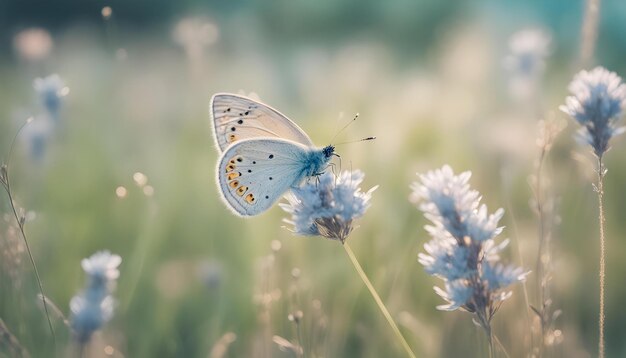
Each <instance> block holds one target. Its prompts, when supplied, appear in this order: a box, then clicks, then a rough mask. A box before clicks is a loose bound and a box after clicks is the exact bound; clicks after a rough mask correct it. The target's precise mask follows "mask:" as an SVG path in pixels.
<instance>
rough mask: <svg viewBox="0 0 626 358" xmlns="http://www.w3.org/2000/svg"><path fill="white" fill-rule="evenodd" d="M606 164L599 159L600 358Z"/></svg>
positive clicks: (600, 351)
mask: <svg viewBox="0 0 626 358" xmlns="http://www.w3.org/2000/svg"><path fill="white" fill-rule="evenodd" d="M604 174H605V171H604V164H602V157H599V158H598V186H597V188H596V191H597V192H598V212H599V214H598V215H599V220H600V273H599V276H600V314H599V319H598V328H599V330H600V333H599V334H600V337H599V341H598V357H599V358H604V278H605V266H606V259H605V237H604Z"/></svg>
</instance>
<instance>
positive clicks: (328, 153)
mask: <svg viewBox="0 0 626 358" xmlns="http://www.w3.org/2000/svg"><path fill="white" fill-rule="evenodd" d="M322 153H323V154H324V157H325V158H326V159H328V158H330V157H332V156H333V155H337V154H336V153H335V146H334V145H327V146H325V147H324V148H323V149H322Z"/></svg>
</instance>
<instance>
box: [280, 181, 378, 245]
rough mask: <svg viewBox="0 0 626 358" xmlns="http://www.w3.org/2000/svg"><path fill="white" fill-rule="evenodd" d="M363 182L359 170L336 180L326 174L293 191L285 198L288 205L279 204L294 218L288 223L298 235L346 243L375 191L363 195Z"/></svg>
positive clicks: (371, 190)
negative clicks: (354, 221)
mask: <svg viewBox="0 0 626 358" xmlns="http://www.w3.org/2000/svg"><path fill="white" fill-rule="evenodd" d="M363 178H364V174H363V173H362V172H361V171H358V170H356V171H352V172H347V171H346V172H342V173H341V174H339V176H337V177H335V176H334V175H333V174H331V173H325V174H322V175H320V176H319V177H317V178H316V179H315V180H310V181H307V182H305V183H303V184H302V185H301V186H300V187H298V188H294V189H292V191H291V193H289V194H288V195H286V196H285V198H286V199H287V201H288V203H287V204H280V207H281V208H283V210H285V211H286V212H287V213H289V214H291V219H285V222H287V223H288V224H291V225H293V230H294V232H296V233H297V234H300V235H321V236H324V237H326V238H329V239H334V240H340V241H341V242H343V241H344V240H345V239H346V238H347V237H348V235H349V234H350V232H351V231H352V229H353V226H352V221H353V220H354V219H356V218H359V217H361V216H363V215H364V214H365V211H366V210H367V208H369V205H370V202H369V201H370V198H371V196H372V192H373V191H374V190H375V189H376V187H374V188H372V189H370V190H369V191H367V192H362V191H361V189H360V188H359V184H361V182H362V181H363Z"/></svg>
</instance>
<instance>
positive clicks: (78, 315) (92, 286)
mask: <svg viewBox="0 0 626 358" xmlns="http://www.w3.org/2000/svg"><path fill="white" fill-rule="evenodd" d="M121 262H122V259H121V257H120V256H118V255H113V254H111V253H110V252H109V251H100V252H97V253H95V254H93V255H92V256H91V257H89V258H86V259H83V260H82V262H81V266H82V268H83V270H84V271H85V273H86V274H87V276H88V280H87V281H88V282H87V286H86V287H85V289H84V290H82V291H81V292H80V293H79V294H78V295H76V296H74V297H73V298H72V300H71V301H70V311H71V327H72V330H73V331H74V334H75V335H76V338H77V339H78V340H79V341H80V342H81V343H85V342H87V341H88V340H89V339H90V337H91V335H92V334H93V332H95V331H97V330H99V329H100V328H102V326H103V325H104V324H105V323H106V322H108V321H109V320H110V319H111V318H112V317H113V310H114V308H115V299H114V298H113V297H112V296H111V294H112V293H113V290H114V289H115V283H116V280H117V278H118V277H119V274H120V273H119V270H118V269H117V267H118V266H119V265H120V264H121Z"/></svg>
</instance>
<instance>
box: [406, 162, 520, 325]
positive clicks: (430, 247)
mask: <svg viewBox="0 0 626 358" xmlns="http://www.w3.org/2000/svg"><path fill="white" fill-rule="evenodd" d="M470 177H471V173H470V172H464V173H461V174H460V175H455V174H454V172H453V171H452V169H451V168H450V167H449V166H447V165H446V166H444V167H443V168H441V169H438V170H435V171H430V172H428V173H427V174H425V175H420V181H419V182H415V183H414V184H413V185H412V186H411V187H412V189H413V193H412V194H411V198H410V199H411V201H412V202H414V203H416V204H419V209H420V210H422V211H423V212H424V216H425V217H426V218H427V219H429V220H430V221H431V222H432V225H427V226H426V231H427V232H428V233H429V234H430V236H431V237H432V240H430V241H429V242H428V243H426V244H425V245H424V249H425V250H426V253H425V254H424V253H420V254H419V262H420V263H421V264H422V265H424V268H425V270H426V272H427V273H428V274H430V275H435V276H437V277H439V278H441V279H443V280H444V282H445V289H442V288H439V287H435V292H436V293H437V294H439V296H441V297H442V298H443V299H444V300H446V301H447V302H448V303H447V304H446V305H440V306H438V307H437V309H440V310H446V311H453V310H456V309H459V308H463V309H464V310H466V311H468V312H471V313H474V314H475V315H476V318H477V320H476V322H478V323H479V324H480V325H481V327H482V328H484V329H485V331H486V332H490V329H491V328H490V322H491V319H492V318H493V315H494V314H495V312H496V311H497V310H498V308H499V306H500V303H501V302H502V301H503V300H505V299H506V298H507V297H509V296H510V292H506V289H507V288H508V287H509V286H510V285H512V284H514V283H516V282H519V281H523V280H524V279H525V276H526V274H527V273H526V272H524V271H523V270H522V269H521V268H517V267H513V266H504V265H502V264H501V263H499V262H498V261H499V260H500V258H499V255H498V253H499V252H500V251H501V250H502V249H503V248H504V247H506V244H507V242H508V241H504V242H503V243H502V244H499V245H496V244H495V242H494V239H495V237H496V236H497V235H499V234H500V233H501V232H502V228H501V227H498V222H499V220H500V219H501V218H502V216H503V214H504V211H503V210H502V209H499V210H497V211H496V212H495V213H494V214H488V212H487V207H486V206H485V205H484V204H483V205H481V204H480V198H481V197H480V194H479V193H478V192H477V191H475V190H472V189H471V188H470V186H469V184H468V182H469V179H470ZM489 334H490V333H489Z"/></svg>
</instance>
